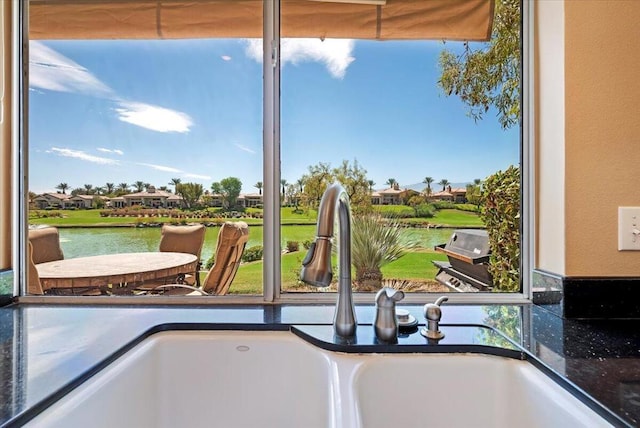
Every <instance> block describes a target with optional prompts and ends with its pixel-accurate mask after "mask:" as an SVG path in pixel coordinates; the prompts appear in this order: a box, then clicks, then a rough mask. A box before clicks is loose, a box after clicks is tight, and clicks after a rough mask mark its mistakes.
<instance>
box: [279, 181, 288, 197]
mask: <svg viewBox="0 0 640 428" xmlns="http://www.w3.org/2000/svg"><path fill="white" fill-rule="evenodd" d="M280 184H281V185H282V197H284V192H285V188H286V187H287V185H288V184H289V183H287V180H285V179H284V178H283V179H282V180H280Z"/></svg>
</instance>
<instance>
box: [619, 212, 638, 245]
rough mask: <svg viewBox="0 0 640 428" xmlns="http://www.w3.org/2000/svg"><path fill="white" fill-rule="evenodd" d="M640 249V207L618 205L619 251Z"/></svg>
mask: <svg viewBox="0 0 640 428" xmlns="http://www.w3.org/2000/svg"><path fill="white" fill-rule="evenodd" d="M625 250H632V251H633V250H636V251H640V207H618V251H625Z"/></svg>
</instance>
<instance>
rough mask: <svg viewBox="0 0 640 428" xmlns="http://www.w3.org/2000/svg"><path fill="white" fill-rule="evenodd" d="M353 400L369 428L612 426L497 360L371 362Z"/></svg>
mask: <svg viewBox="0 0 640 428" xmlns="http://www.w3.org/2000/svg"><path fill="white" fill-rule="evenodd" d="M417 373H419V374H420V375H419V376H418V375H417ZM354 397H355V401H356V408H357V419H358V425H359V426H364V427H367V428H369V427H371V428H375V427H390V426H398V427H401V426H403V427H416V426H424V427H443V428H444V427H446V428H455V427H460V428H462V427H464V428H467V427H505V428H506V427H513V426H518V427H519V428H527V427H587V426H588V427H610V426H611V425H610V424H609V423H608V422H606V421H605V420H604V419H602V418H601V417H600V416H599V415H597V414H596V413H595V412H594V411H593V410H591V409H589V408H588V407H587V406H586V405H584V404H583V403H582V402H580V401H579V400H577V399H576V398H575V397H573V396H572V395H571V394H570V393H569V392H567V391H566V390H565V389H564V388H562V387H561V386H559V385H558V384H556V383H555V382H554V381H553V380H551V379H550V378H549V377H548V376H546V375H545V374H544V373H542V372H541V371H540V370H538V369H537V368H535V367H534V366H533V365H532V364H530V363H528V362H526V361H520V360H515V359H510V358H503V357H496V356H492V355H478V354H453V355H446V354H430V355H415V354H412V355H382V356H380V355H378V356H373V357H372V358H370V359H369V360H368V361H367V362H365V363H364V364H362V365H361V366H360V367H358V370H357V372H356V373H355V376H354Z"/></svg>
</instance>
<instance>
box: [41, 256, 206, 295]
mask: <svg viewBox="0 0 640 428" xmlns="http://www.w3.org/2000/svg"><path fill="white" fill-rule="evenodd" d="M197 264H198V258H197V257H196V256H195V255H193V254H188V253H171V252H159V251H154V252H146V253H122V254H106V255H102V256H89V257H76V258H72V259H64V260H56V261H53V262H47V263H40V264H37V265H36V268H37V269H38V275H39V276H40V283H41V284H42V288H43V289H44V290H48V289H50V288H76V287H102V288H104V287H107V286H112V290H114V291H115V289H117V288H127V287H128V286H130V285H135V284H140V283H142V282H144V281H153V280H159V279H163V278H167V277H172V276H177V275H180V274H186V273H193V272H195V271H196V268H197Z"/></svg>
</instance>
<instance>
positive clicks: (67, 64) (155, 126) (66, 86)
mask: <svg viewBox="0 0 640 428" xmlns="http://www.w3.org/2000/svg"><path fill="white" fill-rule="evenodd" d="M29 88H30V90H34V91H35V90H36V89H44V90H49V91H56V92H73V93H79V94H84V95H90V96H94V97H98V98H104V99H108V100H111V101H113V102H115V103H116V104H117V105H118V107H116V108H115V111H116V112H117V113H118V118H119V119H120V120H122V121H123V122H127V123H131V124H132V125H136V126H140V127H142V128H146V129H150V130H152V131H157V132H181V133H186V132H189V128H190V127H191V126H192V125H193V121H192V120H191V118H190V117H189V115H187V114H186V113H182V112H179V111H176V110H171V109H168V108H164V107H159V106H154V105H151V104H146V103H142V102H137V101H127V100H125V99H124V98H123V97H120V96H118V95H117V94H116V93H115V92H114V91H113V90H112V89H111V88H110V87H109V86H108V85H106V84H105V83H103V82H102V81H100V79H98V78H97V77H96V76H94V75H93V74H92V73H91V72H90V71H89V70H87V69H86V68H84V67H82V66H81V65H79V64H78V63H76V62H75V61H73V60H71V59H69V58H67V57H65V56H64V55H62V54H60V53H58V52H56V51H55V50H53V49H51V48H49V47H48V46H46V45H45V44H43V43H42V42H38V41H31V42H29ZM114 153H115V152H114Z"/></svg>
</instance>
